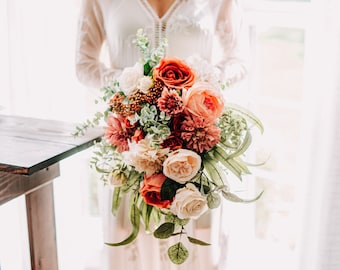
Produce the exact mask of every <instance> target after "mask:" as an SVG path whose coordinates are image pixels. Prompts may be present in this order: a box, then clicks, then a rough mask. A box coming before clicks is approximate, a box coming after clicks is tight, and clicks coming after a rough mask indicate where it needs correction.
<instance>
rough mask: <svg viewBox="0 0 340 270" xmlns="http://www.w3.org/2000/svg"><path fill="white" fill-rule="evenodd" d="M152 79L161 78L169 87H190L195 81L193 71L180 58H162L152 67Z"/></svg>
mask: <svg viewBox="0 0 340 270" xmlns="http://www.w3.org/2000/svg"><path fill="white" fill-rule="evenodd" d="M153 77H154V79H155V80H156V79H159V80H161V81H162V82H163V83H164V84H165V85H166V86H168V87H169V88H170V89H172V88H175V89H179V90H181V89H182V88H190V87H191V86H192V85H193V84H194V82H195V77H196V76H195V73H194V72H193V71H192V69H191V68H190V67H189V66H188V65H187V64H186V63H185V62H184V61H182V60H181V59H178V58H175V57H168V58H163V59H161V61H160V62H159V64H158V65H157V66H156V67H154V69H153Z"/></svg>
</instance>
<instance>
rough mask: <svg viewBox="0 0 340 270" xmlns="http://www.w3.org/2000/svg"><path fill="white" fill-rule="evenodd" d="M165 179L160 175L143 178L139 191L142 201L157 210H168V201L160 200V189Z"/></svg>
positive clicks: (169, 202)
mask: <svg viewBox="0 0 340 270" xmlns="http://www.w3.org/2000/svg"><path fill="white" fill-rule="evenodd" d="M165 179H166V176H165V175H164V174H162V173H160V174H153V175H151V176H149V177H148V176H144V182H143V186H142V187H141V189H140V194H141V196H142V197H143V198H144V201H145V202H146V203H147V204H149V205H153V206H156V207H158V208H169V206H170V204H171V201H170V200H161V188H162V185H163V183H164V181H165Z"/></svg>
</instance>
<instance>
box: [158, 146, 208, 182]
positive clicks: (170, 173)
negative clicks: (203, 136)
mask: <svg viewBox="0 0 340 270" xmlns="http://www.w3.org/2000/svg"><path fill="white" fill-rule="evenodd" d="M200 168H201V157H200V156H199V155H198V154H196V153H195V152H194V151H191V150H188V149H178V150H176V151H174V152H171V153H170V154H169V155H168V157H167V158H166V159H165V160H164V163H163V173H164V175H165V176H167V177H169V178H170V179H172V180H174V181H176V182H178V183H180V184H184V183H186V182H188V181H190V180H191V179H192V178H193V177H194V176H195V175H196V174H197V172H198V171H199V169H200Z"/></svg>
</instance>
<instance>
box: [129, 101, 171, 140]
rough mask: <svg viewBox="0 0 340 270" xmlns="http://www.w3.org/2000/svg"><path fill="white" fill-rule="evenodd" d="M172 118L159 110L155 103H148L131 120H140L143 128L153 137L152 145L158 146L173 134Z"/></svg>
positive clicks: (133, 121)
mask: <svg viewBox="0 0 340 270" xmlns="http://www.w3.org/2000/svg"><path fill="white" fill-rule="evenodd" d="M170 119H171V118H170V116H167V115H166V114H165V113H164V112H159V111H158V110H157V107H156V106H155V105H149V104H146V105H144V106H143V108H142V109H141V111H140V113H139V114H138V113H136V114H135V116H134V118H133V119H132V121H131V122H132V123H135V122H137V121H139V124H140V125H141V126H142V128H143V130H144V131H145V132H146V133H148V134H149V136H150V138H151V139H152V142H151V145H153V146H158V145H159V143H160V142H162V141H163V140H165V139H166V138H167V137H168V136H169V135H170V134H171V131H170V128H169V122H170Z"/></svg>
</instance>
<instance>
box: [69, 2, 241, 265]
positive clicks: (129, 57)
mask: <svg viewBox="0 0 340 270" xmlns="http://www.w3.org/2000/svg"><path fill="white" fill-rule="evenodd" d="M140 28H142V29H143V31H144V33H146V35H147V36H148V38H149V40H150V43H151V44H150V45H151V47H157V46H158V45H159V44H160V42H161V40H162V39H163V38H166V39H167V41H168V47H167V51H166V55H168V56H176V57H180V58H182V59H186V58H188V57H189V56H194V55H199V56H200V57H202V58H204V59H205V60H207V61H209V62H210V63H212V64H214V65H215V66H216V67H217V68H218V69H219V70H220V71H221V74H222V77H223V79H224V80H226V81H228V82H229V83H230V84H233V83H235V82H237V81H239V80H241V79H243V77H244V75H245V72H246V67H245V62H244V61H243V58H244V57H243V53H242V50H241V49H240V48H241V47H242V46H241V42H240V40H241V39H240V38H239V35H240V29H241V20H240V11H239V7H238V4H237V2H236V1H235V0H83V4H82V10H81V13H80V21H79V32H78V45H77V59H76V71H77V76H78V78H79V80H80V81H81V82H82V83H83V84H85V85H87V86H89V87H94V88H97V89H99V88H100V87H102V86H104V85H105V84H106V82H108V81H110V80H113V79H115V78H117V76H119V75H120V73H121V71H122V69H124V68H126V67H129V66H133V65H134V64H135V63H136V62H137V61H138V59H139V58H140V54H139V50H138V49H137V48H136V47H135V46H134V44H133V42H132V41H133V39H134V38H135V34H136V32H137V30H138V29H140ZM104 44H105V45H106V46H104ZM104 48H107V53H108V56H109V57H108V59H104V61H101V58H102V57H101V55H102V52H103V50H104ZM105 60H106V62H105ZM102 196H103V198H104V199H103V202H104V207H103V209H102V210H103V214H102V216H103V223H104V240H103V242H119V241H121V240H123V239H124V238H125V237H126V236H127V235H128V234H129V231H130V226H131V225H130V222H129V221H128V220H127V218H126V211H127V210H126V209H127V202H124V203H123V205H122V206H121V207H120V210H119V212H118V213H117V215H116V216H113V215H112V214H111V199H112V190H111V189H110V188H109V187H104V190H103V194H102ZM124 204H125V205H124ZM221 211H223V207H220V208H219V210H216V209H215V210H214V211H211V213H210V214H208V215H204V216H202V217H201V218H200V219H199V220H197V221H195V222H192V223H189V224H188V228H187V230H189V231H190V232H191V234H192V235H193V236H195V237H197V238H199V239H202V240H204V241H206V242H210V243H211V244H212V245H211V246H210V247H201V246H197V245H190V246H188V248H189V249H190V257H189V258H188V260H187V261H186V262H185V263H183V264H182V265H180V266H177V265H173V264H172V263H171V262H170V261H169V259H168V258H167V248H168V247H169V243H168V241H169V240H160V239H155V238H153V237H152V236H151V235H148V234H146V233H140V234H139V236H138V238H137V239H136V240H135V241H134V242H133V243H131V244H130V245H127V246H122V247H109V246H106V245H105V247H104V249H105V254H104V269H117V270H121V269H140V270H159V269H162V270H167V269H169V270H171V269H173V270H174V269H186V270H190V269H195V270H200V269H209V270H214V269H225V265H226V264H225V261H226V254H227V239H228V232H227V225H226V223H225V221H224V219H222V218H221V215H220V213H221ZM212 223H214V230H211V224H212Z"/></svg>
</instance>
